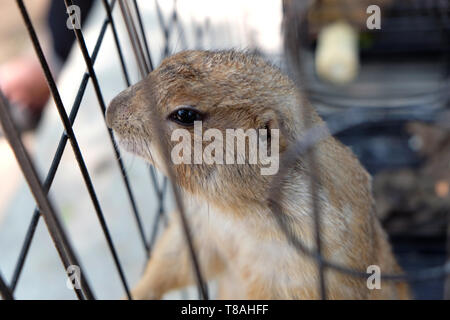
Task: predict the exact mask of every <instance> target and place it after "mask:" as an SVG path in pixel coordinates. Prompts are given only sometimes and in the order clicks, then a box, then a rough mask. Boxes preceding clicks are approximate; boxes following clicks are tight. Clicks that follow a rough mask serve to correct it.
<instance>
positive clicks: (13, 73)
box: [0, 56, 50, 112]
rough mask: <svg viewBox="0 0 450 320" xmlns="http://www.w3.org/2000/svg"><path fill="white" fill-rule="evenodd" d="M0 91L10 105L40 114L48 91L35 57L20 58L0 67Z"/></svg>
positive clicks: (47, 96)
mask: <svg viewBox="0 0 450 320" xmlns="http://www.w3.org/2000/svg"><path fill="white" fill-rule="evenodd" d="M0 89H1V90H2V92H3V94H4V95H5V96H6V97H7V98H8V99H9V101H10V102H11V103H12V104H15V105H18V106H22V107H24V108H27V109H30V111H33V112H40V111H42V109H43V108H44V106H45V104H46V102H47V100H48V98H49V96H50V91H49V88H48V86H47V81H46V79H45V75H44V72H43V71H42V68H41V65H40V63H39V61H38V60H37V58H36V57H28V56H24V57H20V58H16V59H14V60H11V61H8V62H7V63H5V64H4V65H2V66H1V67H0Z"/></svg>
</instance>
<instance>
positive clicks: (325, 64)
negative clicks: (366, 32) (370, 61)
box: [315, 21, 359, 85]
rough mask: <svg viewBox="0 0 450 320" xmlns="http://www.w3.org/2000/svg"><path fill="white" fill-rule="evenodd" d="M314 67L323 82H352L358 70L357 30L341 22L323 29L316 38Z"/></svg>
mask: <svg viewBox="0 0 450 320" xmlns="http://www.w3.org/2000/svg"><path fill="white" fill-rule="evenodd" d="M315 66H316V72H317V74H318V75H319V77H320V78H321V79H323V80H326V81H329V82H332V83H334V84H338V85H343V84H347V83H349V82H351V81H353V80H354V79H355V78H356V76H357V74H358V70H359V48H358V32H357V30H356V29H355V28H354V27H352V26H351V25H350V24H348V23H346V22H342V21H340V22H335V23H332V24H330V25H328V26H326V27H324V28H323V29H322V30H321V31H320V33H319V37H318V43H317V48H316V54H315Z"/></svg>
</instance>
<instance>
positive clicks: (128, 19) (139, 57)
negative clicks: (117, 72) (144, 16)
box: [119, 0, 150, 79]
mask: <svg viewBox="0 0 450 320" xmlns="http://www.w3.org/2000/svg"><path fill="white" fill-rule="evenodd" d="M119 6H120V11H121V12H122V17H123V19H124V21H125V26H126V27H127V31H128V36H129V37H130V41H131V45H132V47H133V52H134V55H135V58H136V61H137V63H138V68H139V72H140V74H141V79H144V78H145V77H146V76H147V75H148V73H149V72H150V68H149V66H148V65H147V62H146V61H145V56H144V51H143V49H142V46H141V42H140V40H139V36H138V34H137V30H136V27H135V25H134V23H133V20H132V16H131V11H130V7H129V6H128V3H127V2H126V1H123V0H119Z"/></svg>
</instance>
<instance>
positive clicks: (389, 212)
mask: <svg viewBox="0 0 450 320" xmlns="http://www.w3.org/2000/svg"><path fill="white" fill-rule="evenodd" d="M407 131H409V132H410V133H411V134H412V138H411V139H412V140H411V143H412V144H413V145H414V147H415V148H417V150H418V153H419V154H420V155H421V156H422V157H423V164H422V165H421V166H420V167H419V168H417V169H412V168H404V169H401V170H385V171H383V172H380V173H379V174H378V175H376V176H375V179H374V195H375V199H376V203H377V211H378V214H379V216H380V217H381V218H382V219H383V221H384V225H385V227H386V228H387V229H388V231H389V233H390V234H403V235H405V234H407V235H413V236H424V235H427V236H436V235H437V236H445V234H446V230H447V215H448V214H449V212H450V113H447V114H446V115H444V116H443V119H442V122H438V123H434V124H425V123H418V122H413V123H409V124H408V125H407Z"/></svg>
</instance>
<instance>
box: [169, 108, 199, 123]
mask: <svg viewBox="0 0 450 320" xmlns="http://www.w3.org/2000/svg"><path fill="white" fill-rule="evenodd" d="M202 118H203V117H202V115H201V114H200V112H198V111H197V110H194V109H192V108H190V107H182V108H180V109H177V110H175V111H174V112H172V113H171V114H170V116H169V119H170V120H172V121H174V122H176V123H178V124H181V125H183V126H192V125H194V121H200V120H202Z"/></svg>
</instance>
